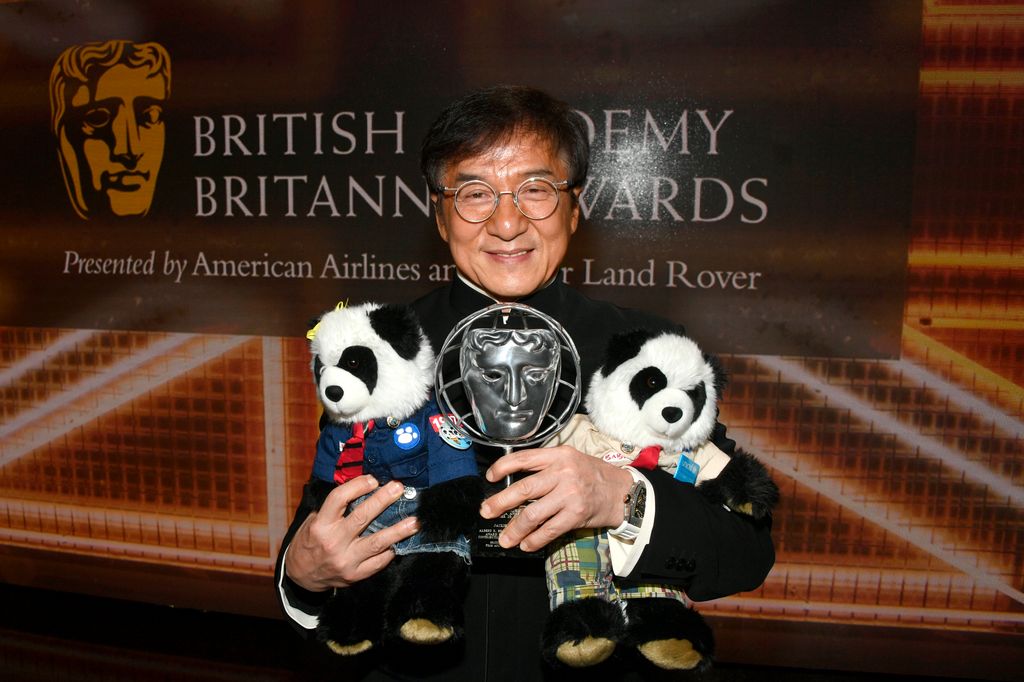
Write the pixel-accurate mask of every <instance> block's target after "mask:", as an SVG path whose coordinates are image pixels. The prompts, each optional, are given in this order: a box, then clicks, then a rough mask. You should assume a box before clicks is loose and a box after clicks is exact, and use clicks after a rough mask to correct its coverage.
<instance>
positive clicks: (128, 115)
mask: <svg viewBox="0 0 1024 682" xmlns="http://www.w3.org/2000/svg"><path fill="white" fill-rule="evenodd" d="M112 129H113V132H114V148H113V149H112V150H111V156H112V157H113V158H114V159H116V160H117V161H120V162H121V163H123V164H124V165H126V166H128V167H129V168H133V167H134V166H135V164H136V163H137V162H138V160H139V157H140V156H142V149H141V147H142V143H141V140H140V139H139V125H138V122H137V121H136V120H135V113H134V112H133V111H132V110H131V107H121V108H120V109H118V112H117V115H116V116H115V117H114V124H113V126H112Z"/></svg>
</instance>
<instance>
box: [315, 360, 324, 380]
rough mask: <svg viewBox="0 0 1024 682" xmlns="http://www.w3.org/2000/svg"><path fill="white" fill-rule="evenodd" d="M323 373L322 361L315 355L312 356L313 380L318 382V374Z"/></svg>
mask: <svg viewBox="0 0 1024 682" xmlns="http://www.w3.org/2000/svg"><path fill="white" fill-rule="evenodd" d="M323 373H324V362H323V360H321V359H320V356H319V355H317V356H316V357H314V358H313V380H314V381H316V382H317V383H320V375H321V374H323Z"/></svg>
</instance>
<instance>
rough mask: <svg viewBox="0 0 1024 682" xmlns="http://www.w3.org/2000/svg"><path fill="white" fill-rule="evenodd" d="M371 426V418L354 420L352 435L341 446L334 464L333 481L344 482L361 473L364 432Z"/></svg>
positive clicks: (364, 440)
mask: <svg viewBox="0 0 1024 682" xmlns="http://www.w3.org/2000/svg"><path fill="white" fill-rule="evenodd" d="M372 428H373V420H372V419H371V420H370V421H368V422H366V427H365V428H364V427H363V425H362V424H360V423H359V422H356V423H355V424H353V425H352V437H351V438H349V439H348V440H347V441H345V444H344V445H343V446H341V454H340V455H339V456H338V463H337V464H335V465H334V481H335V482H336V483H339V484H340V483H344V482H345V481H347V480H349V479H351V478H355V477H356V476H359V475H361V474H362V473H363V449H364V447H365V444H366V434H368V433H369V432H370V430H371V429H372Z"/></svg>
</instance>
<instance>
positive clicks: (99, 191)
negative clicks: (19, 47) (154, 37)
mask: <svg viewBox="0 0 1024 682" xmlns="http://www.w3.org/2000/svg"><path fill="white" fill-rule="evenodd" d="M170 94H171V59H170V56H168V54H167V50H165V49H164V48H163V47H162V46H161V45H158V44H157V43H134V42H131V41H128V40H108V41H107V42H105V43H89V44H85V45H76V46H72V47H69V48H68V49H67V50H65V51H64V52H63V54H61V56H60V57H59V58H58V59H57V63H56V64H54V66H53V72H52V73H51V74H50V107H51V120H52V126H53V133H54V135H55V136H56V137H57V153H58V155H59V156H60V163H61V170H62V171H63V173H64V184H65V185H66V186H67V190H68V197H69V198H70V199H71V204H72V205H73V206H74V208H75V211H76V212H77V213H78V215H80V216H81V217H83V218H90V217H92V216H99V215H114V216H142V215H146V213H148V212H149V207H150V204H151V203H152V201H153V191H154V189H155V188H156V179H157V174H158V173H159V172H160V163H161V161H163V158H164V140H165V130H164V105H165V103H166V102H167V99H168V98H169V97H170Z"/></svg>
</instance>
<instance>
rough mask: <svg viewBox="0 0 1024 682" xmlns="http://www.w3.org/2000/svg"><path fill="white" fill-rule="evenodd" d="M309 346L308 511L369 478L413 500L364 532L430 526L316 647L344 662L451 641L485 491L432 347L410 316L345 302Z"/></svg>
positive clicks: (340, 613) (366, 584)
mask: <svg viewBox="0 0 1024 682" xmlns="http://www.w3.org/2000/svg"><path fill="white" fill-rule="evenodd" d="M307 337H308V338H309V339H310V352H311V354H312V361H311V365H312V369H313V378H314V381H315V383H316V388H317V395H318V397H319V399H320V402H321V404H322V405H323V416H322V418H321V432H320V437H319V439H318V441H317V452H316V458H315V462H314V465H313V474H312V476H311V478H310V480H309V482H308V483H307V484H306V487H305V488H304V490H303V495H304V497H305V503H307V504H308V505H309V506H311V507H312V508H314V509H319V508H320V506H321V505H322V504H323V501H324V499H325V498H326V497H327V495H328V494H329V493H330V491H331V490H333V489H334V488H335V487H336V486H337V485H340V484H341V483H343V482H345V481H346V480H349V479H351V478H355V477H356V476H359V475H361V474H364V473H366V474H371V475H373V476H374V477H375V478H376V479H377V481H378V482H379V483H380V484H381V485H384V484H385V483H387V482H388V481H391V480H398V481H400V482H402V483H403V484H404V485H405V486H406V487H405V492H404V494H403V495H402V497H401V498H399V499H398V500H397V501H396V502H395V503H393V504H392V505H391V506H390V507H389V508H388V509H386V510H385V511H384V512H383V513H382V514H381V515H380V516H379V517H377V519H376V520H375V521H374V522H372V523H371V524H370V526H369V527H368V528H367V529H366V531H365V532H364V534H369V533H372V532H375V531H376V530H380V529H381V528H384V527H387V526H390V525H393V524H394V523H397V522H399V521H400V520H402V519H403V518H406V517H408V516H412V515H415V516H416V517H417V519H418V520H419V524H420V529H421V530H420V531H419V532H418V533H416V534H415V535H413V536H412V537H410V538H407V539H406V540H402V541H401V542H399V543H397V544H396V545H395V546H394V550H395V554H396V557H395V559H394V560H393V561H392V562H391V563H390V564H389V565H388V566H387V567H386V568H385V569H384V570H383V571H381V572H379V573H377V574H376V575H374V576H372V577H371V578H368V579H366V580H363V581H360V582H358V583H356V584H354V585H352V586H350V587H347V588H345V589H338V590H335V592H334V594H333V595H332V596H331V598H330V599H329V600H328V602H327V603H326V604H325V606H324V608H323V610H322V612H321V614H320V617H319V623H318V625H317V630H316V633H317V639H318V640H319V641H321V642H323V643H324V644H325V645H326V646H327V647H328V648H329V649H330V650H331V651H333V652H334V653H336V654H339V655H343V656H349V655H355V654H359V653H362V652H364V651H367V650H369V649H371V648H374V647H375V646H378V645H381V644H383V645H388V644H397V643H401V642H410V643H413V644H440V643H445V642H454V641H456V640H458V639H459V638H460V636H461V634H462V618H463V614H462V600H463V597H464V595H465V591H466V589H467V585H468V579H469V561H470V554H469V542H468V540H467V538H468V537H469V536H470V534H471V533H472V531H473V529H474V527H475V525H476V522H477V519H478V514H479V508H480V503H481V501H482V498H483V487H482V484H481V481H480V479H479V476H478V469H477V464H476V458H475V453H474V451H473V449H472V448H471V443H470V442H469V441H468V440H466V439H464V438H461V437H460V435H459V434H458V433H457V432H455V431H454V430H453V429H451V428H450V427H449V426H448V424H447V422H446V420H445V419H444V418H443V415H442V414H441V412H440V409H439V408H438V406H437V403H436V402H435V400H434V398H433V390H432V389H433V377H434V353H433V351H432V350H431V348H430V343H429V341H428V340H427V338H426V336H425V335H424V334H423V332H422V330H421V328H420V325H419V323H418V321H417V320H416V317H415V315H414V313H413V312H412V311H411V310H410V309H409V308H407V307H405V306H397V305H380V304H376V303H365V304H362V305H358V306H352V307H346V306H344V305H342V304H339V306H338V307H337V308H336V309H334V310H332V311H329V312H327V313H324V314H323V315H322V316H321V317H320V319H319V321H318V322H317V323H316V325H315V326H314V327H313V329H311V330H310V332H309V333H308V334H307ZM366 497H368V495H367V496H364V497H363V498H359V499H357V500H355V501H353V502H352V503H351V504H350V505H349V508H348V510H347V511H346V514H348V513H351V511H352V510H353V509H354V508H355V507H356V506H358V504H359V503H361V502H362V501H363V500H364V499H365V498H366Z"/></svg>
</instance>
